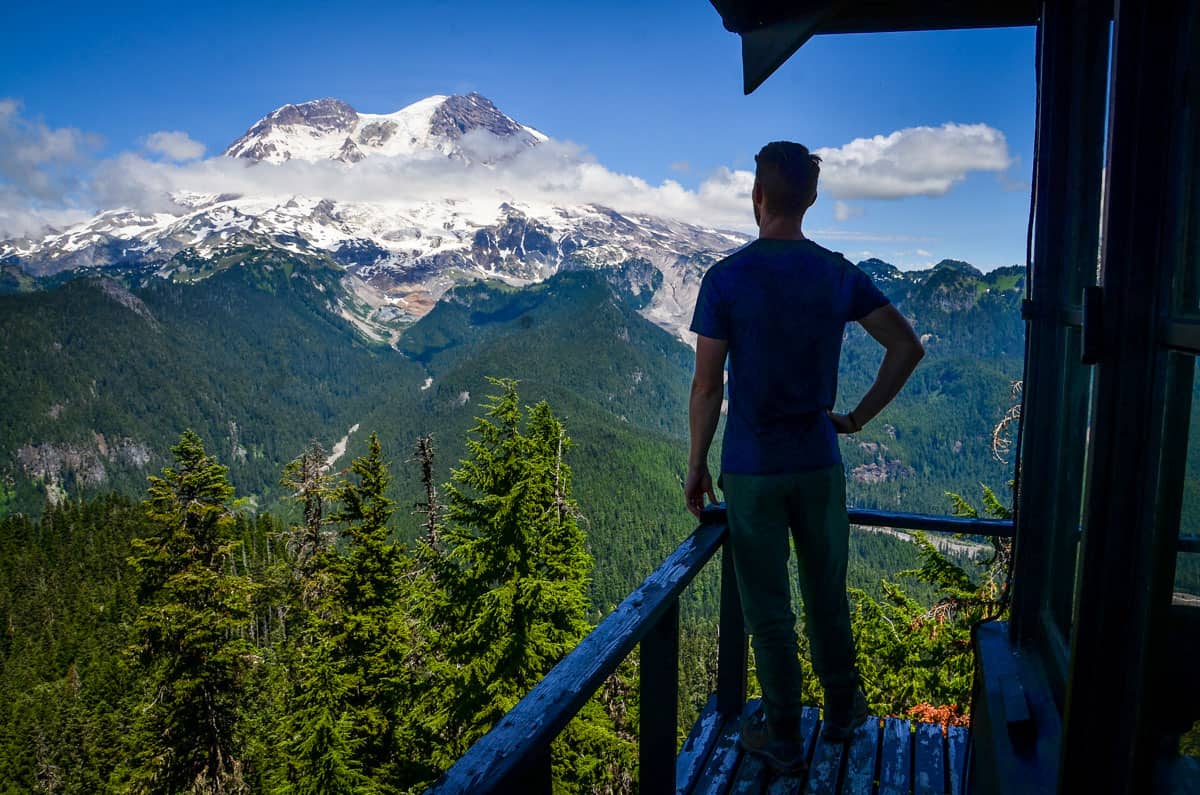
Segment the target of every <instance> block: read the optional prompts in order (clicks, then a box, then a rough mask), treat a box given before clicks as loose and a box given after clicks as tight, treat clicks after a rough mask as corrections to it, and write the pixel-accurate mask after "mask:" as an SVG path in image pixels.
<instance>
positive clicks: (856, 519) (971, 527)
mask: <svg viewBox="0 0 1200 795" xmlns="http://www.w3.org/2000/svg"><path fill="white" fill-rule="evenodd" d="M846 513H847V514H849V516H850V524H860V525H863V526H865V527H894V528H897V529H899V530H932V531H934V532H936V533H967V534H969V535H973V536H995V537H998V538H1011V537H1012V534H1013V523H1012V521H1011V520H1009V519H966V518H963V517H958V516H933V515H930V514H924V513H899V512H897V511H875V510H869V509H867V508H850V509H848V510H847V511H846Z"/></svg>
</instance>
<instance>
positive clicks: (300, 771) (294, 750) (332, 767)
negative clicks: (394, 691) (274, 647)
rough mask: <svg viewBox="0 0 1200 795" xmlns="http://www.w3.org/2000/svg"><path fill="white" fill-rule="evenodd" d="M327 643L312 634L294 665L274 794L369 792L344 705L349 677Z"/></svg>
mask: <svg viewBox="0 0 1200 795" xmlns="http://www.w3.org/2000/svg"><path fill="white" fill-rule="evenodd" d="M343 667H344V666H342V665H340V664H339V660H338V656H337V655H336V654H335V653H334V649H333V641H332V640H331V639H329V638H318V639H317V640H316V641H315V642H314V643H313V644H312V645H310V646H308V647H306V648H305V649H304V651H303V656H302V657H301V659H300V660H299V662H298V664H297V666H296V671H297V675H296V682H295V688H294V690H293V695H292V699H291V703H290V704H289V707H290V708H289V711H288V714H287V715H286V716H285V718H284V720H283V723H284V725H285V726H286V730H285V732H284V733H283V738H282V746H283V748H282V750H283V754H282V759H283V768H282V771H281V772H280V773H278V774H277V781H276V783H275V786H274V787H272V792H273V793H276V795H284V793H286V794H287V795H343V794H345V795H349V793H357V792H363V791H364V790H365V791H369V790H370V789H371V787H370V782H369V780H368V779H367V778H366V777H365V776H364V775H363V772H362V764H361V761H360V759H359V756H358V751H359V750H360V748H361V746H362V744H363V739H362V737H361V736H360V735H356V733H355V731H354V718H353V714H352V712H351V710H350V708H349V690H350V687H351V683H352V678H353V677H352V676H351V675H348V674H346V673H344V672H343V671H342V670H341V669H342V668H343Z"/></svg>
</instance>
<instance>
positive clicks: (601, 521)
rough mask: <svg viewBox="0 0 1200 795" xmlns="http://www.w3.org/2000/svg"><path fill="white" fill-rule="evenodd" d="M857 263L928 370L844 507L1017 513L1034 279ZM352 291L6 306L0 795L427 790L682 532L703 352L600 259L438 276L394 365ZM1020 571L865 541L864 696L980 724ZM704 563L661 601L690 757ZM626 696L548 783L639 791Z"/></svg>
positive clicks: (225, 283) (606, 703)
mask: <svg viewBox="0 0 1200 795" xmlns="http://www.w3.org/2000/svg"><path fill="white" fill-rule="evenodd" d="M862 267H863V268H864V270H867V271H868V272H869V273H870V274H871V276H872V277H873V278H874V279H875V280H876V282H877V283H878V284H879V285H880V286H881V288H882V289H884V290H885V291H886V292H887V293H888V295H889V296H890V297H891V298H892V300H893V301H894V302H896V304H897V305H898V306H900V307H901V309H902V310H903V311H904V312H905V313H906V314H908V315H909V316H910V317H912V318H913V319H914V321H915V323H916V325H917V328H918V331H919V332H920V333H921V334H922V336H923V338H924V339H925V342H926V347H927V349H928V350H929V355H928V357H927V359H926V361H925V362H924V363H923V364H922V366H921V368H920V369H919V370H918V372H917V374H916V376H915V377H914V380H913V382H912V384H911V385H910V388H909V389H908V390H906V392H905V393H904V394H903V395H902V396H901V398H900V399H899V400H898V401H897V402H896V404H894V405H893V406H892V407H890V408H889V410H888V411H887V412H886V413H885V414H884V415H883V416H881V417H880V418H879V420H878V421H877V422H875V423H873V424H872V425H871V426H870V427H868V428H866V429H864V431H863V432H861V433H859V434H856V435H855V436H854V437H851V438H849V439H847V440H845V441H844V446H843V457H844V459H845V462H846V467H847V472H848V475H849V499H850V501H851V503H853V504H856V505H861V506H865V507H880V508H890V509H896V510H904V511H914V512H926V513H950V512H957V513H970V512H971V511H973V510H975V508H973V507H972V505H975V506H978V508H979V510H980V511H982V512H985V513H987V514H988V515H992V516H1004V515H1006V512H1007V507H1006V506H1007V505H1008V504H1009V502H1010V499H1011V494H1010V492H1009V485H1008V484H1009V481H1010V479H1011V477H1012V452H1011V450H1009V451H1008V452H1007V453H1005V452H1004V451H1003V450H1000V451H999V454H998V455H993V449H994V441H995V440H994V438H993V430H994V429H995V428H996V427H997V425H999V424H1001V423H1003V422H1004V421H1005V418H1006V417H1010V418H1011V413H1010V412H1011V411H1012V408H1013V406H1014V405H1015V404H1016V403H1017V400H1018V398H1017V397H1016V396H1014V393H1013V386H1014V383H1015V382H1016V381H1018V380H1019V378H1020V376H1021V362H1022V357H1023V324H1022V323H1021V321H1020V317H1019V311H1018V305H1019V301H1020V296H1021V294H1022V291H1023V281H1022V280H1023V271H1021V270H1020V269H1017V268H1011V269H998V270H996V271H993V272H991V273H988V274H981V273H979V272H978V271H977V270H975V269H974V268H972V267H971V266H969V265H967V264H966V263H958V262H953V261H946V262H943V263H941V264H940V265H939V266H938V267H937V268H934V269H932V270H930V271H926V272H920V273H915V274H914V273H901V272H900V271H897V270H896V269H894V268H892V267H891V266H888V265H887V264H886V263H882V262H879V261H867V262H864V263H862ZM339 278H340V277H339V274H338V272H337V271H335V270H333V269H330V268H326V267H323V266H321V265H320V264H319V263H312V262H305V261H300V260H297V261H291V260H286V261H276V260H271V261H266V262H264V261H254V262H241V263H234V264H232V265H231V266H230V267H227V268H225V269H223V270H221V271H219V272H217V273H215V274H213V275H211V276H209V277H208V278H206V279H204V280H203V281H200V282H198V283H195V284H180V283H177V282H172V281H164V280H161V279H156V278H150V279H145V280H142V279H139V278H137V277H136V274H135V275H134V276H131V277H129V278H126V279H123V280H113V279H110V278H100V279H96V278H80V279H74V280H71V281H67V282H66V283H63V284H44V285H40V286H39V289H37V290H34V291H32V292H20V293H15V292H14V293H13V294H10V295H0V401H2V403H3V405H4V406H5V407H6V410H5V411H4V412H3V414H2V415H0V618H2V619H3V622H4V625H3V633H2V634H0V710H3V711H4V713H3V718H0V792H28V791H39V792H100V791H114V792H151V791H153V792H175V791H186V790H188V789H189V788H190V787H192V786H194V785H199V786H209V785H211V786H216V785H217V784H220V786H221V787H224V788H225V790H224V791H249V792H339V791H347V792H349V791H355V792H359V791H368V792H370V791H377V792H402V791H420V790H421V789H422V788H423V787H424V786H425V785H427V784H428V783H429V782H430V781H432V780H434V779H435V778H436V776H437V775H438V774H439V773H440V771H441V770H443V769H444V768H445V767H446V766H447V765H449V764H450V763H451V762H452V761H453V760H454V759H455V758H457V756H458V755H460V754H461V753H462V752H463V751H464V750H465V749H466V748H467V747H468V746H469V744H470V743H471V742H472V741H473V740H474V739H476V738H478V737H479V736H481V735H482V734H483V733H484V732H485V731H486V730H487V728H488V727H489V726H491V725H492V724H493V723H494V722H495V720H496V719H497V717H498V716H499V715H502V714H503V713H504V712H505V711H506V710H507V709H508V708H510V707H511V706H512V705H513V704H515V703H516V701H517V700H518V699H519V698H520V696H521V694H523V693H524V692H525V691H526V690H527V689H528V688H529V687H530V686H531V685H532V684H533V683H534V682H535V681H537V679H538V678H540V677H541V676H542V675H543V674H544V673H545V672H546V671H547V670H549V668H550V667H551V666H552V665H553V663H554V662H555V661H556V660H558V659H560V658H561V657H562V656H563V655H564V654H566V653H567V652H568V651H569V650H570V649H571V648H573V647H574V645H575V644H576V643H577V642H578V640H579V639H580V638H581V637H583V635H584V634H585V633H586V632H587V630H588V628H589V627H591V626H594V625H595V624H596V623H598V622H599V621H600V620H601V619H602V618H603V617H604V616H605V615H607V614H608V613H610V612H611V611H612V609H613V608H614V607H615V606H616V604H618V603H619V602H620V601H621V600H622V599H623V598H624V597H625V596H626V595H627V594H628V593H629V592H630V591H631V590H632V589H633V588H634V587H636V586H637V584H638V583H639V582H641V580H642V579H643V578H644V577H645V576H646V575H648V574H649V573H650V572H651V571H653V569H654V568H655V567H656V566H657V565H659V564H660V563H661V562H662V560H663V559H664V558H665V557H666V555H667V554H668V553H669V552H670V551H671V549H673V548H674V547H675V546H676V545H677V544H678V543H679V542H680V541H681V540H683V539H684V538H685V537H686V536H687V534H688V533H690V532H691V531H692V530H693V529H694V522H693V521H692V520H691V517H690V516H688V515H687V513H686V512H685V511H684V510H683V504H682V499H681V478H682V476H683V474H684V473H683V467H684V463H685V461H686V433H687V428H686V395H687V388H688V380H689V378H690V373H691V352H690V350H689V349H688V348H687V346H685V345H684V344H682V343H681V342H680V341H679V340H677V339H675V338H673V337H672V336H671V335H670V334H668V333H667V332H665V331H663V330H662V329H660V328H658V327H657V326H654V325H653V324H651V323H649V322H648V321H647V320H645V319H644V318H643V317H642V316H641V315H640V314H639V312H638V308H639V304H638V302H637V300H636V297H633V296H629V295H627V294H624V293H622V292H621V290H620V289H617V288H616V287H614V285H613V284H612V283H611V282H610V281H609V280H606V279H605V278H604V277H603V275H601V274H598V273H593V272H586V271H582V272H565V273H561V274H559V275H557V276H555V277H552V278H551V279H548V280H547V281H545V282H543V283H540V284H535V285H532V286H529V287H526V288H522V289H516V288H512V287H507V286H504V285H500V284H490V283H480V284H475V285H469V286H465V287H459V288H456V289H454V290H452V291H451V292H450V293H449V294H448V295H447V296H446V297H445V298H444V299H443V300H442V301H441V302H440V303H439V304H437V306H435V307H434V309H433V310H432V311H431V312H430V313H429V314H428V315H427V316H426V317H424V318H423V319H422V320H420V321H419V322H417V323H416V324H415V325H413V326H411V327H410V328H408V329H406V330H405V332H404V334H403V335H402V336H400V337H399V339H398V341H397V342H396V343H395V346H394V347H389V346H382V345H376V344H372V343H370V342H368V341H365V340H363V339H362V338H361V337H360V336H358V335H357V334H356V333H355V330H354V328H353V327H352V326H351V324H349V323H348V322H346V321H345V320H344V319H342V318H340V317H338V316H336V315H335V314H333V313H331V312H330V311H329V308H328V296H329V294H330V293H331V292H332V291H333V290H335V289H336V288H337V283H338V279H339ZM843 359H844V367H843V371H842V374H841V382H840V390H839V395H840V396H841V399H842V400H843V401H844V402H849V401H852V400H855V399H857V396H858V395H859V394H861V393H862V391H863V390H865V389H866V388H867V386H868V385H869V383H870V378H871V377H872V375H873V372H874V367H875V365H876V364H877V362H878V352H877V350H875V348H874V346H873V343H872V342H871V341H870V340H869V339H868V338H867V337H866V335H865V334H863V333H862V332H861V330H858V329H849V330H848V333H847V337H846V340H845V342H844V353H843ZM489 377H499V378H502V379H505V380H501V381H489ZM181 434H182V435H181ZM314 440H318V441H316V442H314ZM714 459H715V451H714ZM1193 471H1195V470H1193ZM148 478H149V480H147V479H148ZM147 484H149V485H147ZM948 493H950V494H959V495H962V497H961V499H958V500H956V499H955V498H953V497H951V496H948ZM1196 493H1197V492H1196V491H1194V490H1193V491H1189V492H1188V494H1189V495H1195V494H1196ZM517 494H519V495H520V496H519V498H518V497H516V496H514V495H517ZM1188 499H1193V501H1194V497H1189V498H1188ZM1006 561H1007V550H1006V549H1004V548H1003V547H999V548H996V547H993V546H991V545H989V544H983V543H975V544H974V546H969V547H968V551H967V552H966V553H961V552H960V553H959V554H958V555H951V554H949V553H948V552H944V551H940V550H939V549H938V548H937V547H936V546H934V544H933V543H932V542H931V541H930V540H926V539H924V538H922V537H920V536H917V537H915V538H913V539H904V538H898V537H894V536H892V535H887V534H883V533H875V532H870V531H866V530H856V531H855V532H854V533H853V535H852V543H851V560H850V586H851V599H852V605H853V612H854V622H855V630H856V633H857V635H858V638H859V643H860V661H859V664H860V667H861V668H862V670H863V673H864V680H865V684H866V686H867V690H868V697H869V699H870V701H871V705H872V708H873V709H874V710H876V711H877V712H878V713H879V714H895V715H908V714H912V715H923V716H927V717H934V718H937V719H939V720H944V721H949V722H962V721H965V720H967V719H968V716H967V715H966V714H965V713H966V705H965V700H966V694H967V691H968V689H969V683H970V670H971V667H970V666H971V659H970V650H969V636H968V632H969V626H970V624H971V623H972V622H974V621H977V620H980V619H982V618H985V617H988V616H990V615H992V614H993V613H995V612H997V611H999V610H1002V608H1003V598H1004V593H1003V588H1004V573H1005V572H1004V568H1005V565H1006ZM518 564H519V565H518ZM719 571H720V567H719V565H717V564H716V563H710V564H709V565H708V566H707V567H706V568H705V570H704V571H703V572H701V574H700V575H699V576H698V577H697V579H696V580H695V581H694V582H693V584H692V585H691V586H690V587H689V589H688V591H687V592H686V593H685V596H684V598H683V601H682V604H681V609H682V621H681V639H680V647H681V653H680V682H681V692H680V696H679V698H680V721H679V732H680V739H682V737H683V736H684V735H685V734H686V732H687V730H688V728H689V727H690V725H691V722H692V720H694V718H695V716H696V714H697V712H698V710H699V709H700V707H701V706H702V705H703V703H704V701H705V700H706V699H707V697H708V695H709V693H711V692H712V690H713V686H714V681H715V667H716V636H717V626H716V621H717V604H718V584H717V575H718V573H719ZM1180 577H1181V580H1180V582H1181V587H1190V586H1188V583H1189V582H1192V581H1195V580H1196V579H1200V572H1197V571H1192V572H1190V573H1189V571H1188V570H1186V569H1185V568H1183V567H1181V574H1180ZM1189 578H1190V579H1189ZM797 608H798V610H800V611H801V613H802V605H799V604H797ZM518 620H520V621H524V622H527V623H526V624H525V625H524V626H525V628H526V630H527V631H524V632H517V631H515V630H514V626H515V625H514V623H513V622H515V621H518ZM897 627H899V628H901V631H897V629H896V628H897ZM637 681H638V656H637V653H636V652H635V653H634V654H633V655H632V656H631V658H630V659H629V660H628V661H627V662H626V664H625V665H624V666H623V667H622V668H621V669H620V670H619V671H618V673H617V675H616V676H614V677H613V678H611V679H610V680H609V681H608V682H606V684H605V686H604V687H603V688H602V689H601V691H600V692H599V693H598V694H597V695H596V697H595V698H593V699H592V700H591V701H590V702H589V703H588V705H587V707H586V708H585V709H584V710H583V712H581V714H580V716H579V718H578V719H577V720H576V721H575V722H574V723H573V724H572V726H571V728H570V729H569V731H568V732H567V733H566V734H565V735H564V737H563V739H562V740H561V741H560V743H559V744H558V745H557V746H556V749H555V754H556V756H555V768H554V769H555V771H556V772H555V775H556V776H557V779H558V782H559V785H560V786H561V788H562V789H564V790H567V791H572V790H578V791H587V792H593V791H594V792H604V791H611V792H624V791H629V790H630V789H631V788H633V787H635V786H636V775H637V771H636V761H635V760H636V737H637V730H638V726H637ZM751 681H752V688H753V678H752V680H751ZM814 682H815V679H814V677H812V676H811V675H810V676H808V677H807V679H806V699H808V701H809V702H810V703H814V704H815V703H819V700H820V693H819V692H818V688H816V687H815V686H814ZM197 710H200V711H199V712H198V711H197Z"/></svg>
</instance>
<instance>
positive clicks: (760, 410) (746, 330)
mask: <svg viewBox="0 0 1200 795" xmlns="http://www.w3.org/2000/svg"><path fill="white" fill-rule="evenodd" d="M887 303H888V299H887V297H886V296H884V294H883V293H881V292H880V291H879V288H877V287H876V286H875V284H874V283H873V282H872V281H871V278H870V277H869V276H867V275H866V274H865V273H863V272H862V271H861V270H859V269H858V268H857V267H855V266H854V265H852V264H851V263H850V261H849V260H847V259H846V258H845V257H843V256H842V255H841V254H837V253H835V252H832V251H829V250H828V249H825V248H822V247H821V246H818V245H817V244H816V243H813V242H812V241H809V240H773V239H759V240H756V241H754V242H753V243H750V244H749V245H747V246H745V247H744V248H741V249H739V250H738V251H736V252H734V253H733V254H731V255H729V256H728V257H726V258H725V259H723V260H721V261H720V262H718V263H717V264H716V265H714V266H713V267H712V268H710V269H709V271H708V273H706V274H704V280H703V281H702V282H701V284H700V295H699V297H698V298H697V299H696V312H695V315H694V316H693V317H692V325H691V329H692V331H694V332H696V333H697V334H700V335H703V336H705V337H712V338H714V339H720V340H727V341H728V342H729V407H728V412H727V417H726V422H725V444H724V447H723V449H722V451H721V470H722V471H723V472H729V473H732V474H747V475H767V474H778V473H783V472H798V471H802V470H806V469H821V468H824V467H828V466H833V465H834V464H838V463H840V462H841V460H842V459H841V453H840V452H839V451H838V442H837V432H836V430H835V429H834V427H833V423H832V422H831V421H830V420H829V417H828V416H827V415H826V414H825V411H826V409H831V408H833V405H834V399H835V398H836V397H837V375H838V359H839V358H840V356H841V352H842V337H843V335H844V334H845V327H846V324H847V323H848V322H851V321H854V320H859V319H860V318H862V317H864V316H866V315H868V314H870V313H871V312H873V311H874V310H876V309H878V308H879V307H881V306H883V305H885V304H887Z"/></svg>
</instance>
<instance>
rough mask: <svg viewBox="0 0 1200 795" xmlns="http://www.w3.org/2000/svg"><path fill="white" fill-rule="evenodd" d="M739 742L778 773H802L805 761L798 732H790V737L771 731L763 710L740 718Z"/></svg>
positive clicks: (802, 744)
mask: <svg viewBox="0 0 1200 795" xmlns="http://www.w3.org/2000/svg"><path fill="white" fill-rule="evenodd" d="M739 735H740V736H739V742H740V743H741V744H742V748H744V749H745V750H746V751H748V752H750V753H752V754H755V755H756V756H759V757H762V758H763V759H764V760H766V762H767V764H769V765H770V766H771V767H772V768H773V769H775V770H776V771H778V772H780V773H803V772H804V770H805V769H806V768H807V764H806V763H805V758H804V757H805V754H804V742H803V740H801V739H800V733H799V732H797V731H793V732H791V736H790V737H780V736H778V733H777V732H775V731H772V729H771V726H770V725H769V724H768V723H767V716H766V715H765V714H764V713H763V710H761V709H760V710H759V711H758V712H755V713H754V714H753V715H750V716H749V717H745V718H742V722H741V726H740V731H739Z"/></svg>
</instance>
